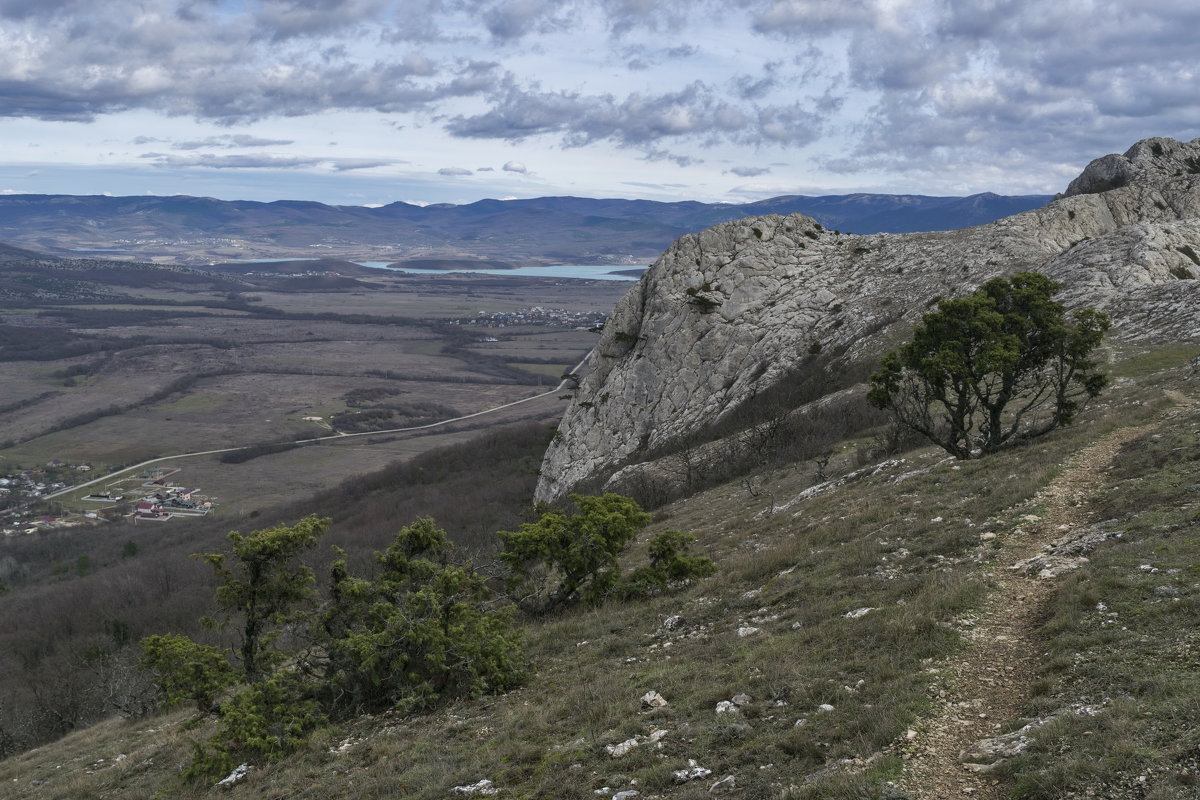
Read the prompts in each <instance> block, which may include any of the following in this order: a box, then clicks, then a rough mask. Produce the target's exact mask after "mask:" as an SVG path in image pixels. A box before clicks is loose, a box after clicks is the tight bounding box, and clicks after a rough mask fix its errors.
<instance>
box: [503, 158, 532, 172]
mask: <svg viewBox="0 0 1200 800" xmlns="http://www.w3.org/2000/svg"><path fill="white" fill-rule="evenodd" d="M501 169H503V170H504V171H505V172H519V173H520V174H522V175H524V174H525V173H527V172H529V169H528V167H526V166H525V165H524V164H523V163H521V162H520V161H507V162H505V164H504V166H503V167H501Z"/></svg>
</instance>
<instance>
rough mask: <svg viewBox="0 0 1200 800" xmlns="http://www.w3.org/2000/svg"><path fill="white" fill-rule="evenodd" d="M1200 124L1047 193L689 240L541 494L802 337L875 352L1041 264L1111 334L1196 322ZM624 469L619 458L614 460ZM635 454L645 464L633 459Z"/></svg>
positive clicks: (736, 402)
mask: <svg viewBox="0 0 1200 800" xmlns="http://www.w3.org/2000/svg"><path fill="white" fill-rule="evenodd" d="M1198 247H1200V139H1197V140H1193V141H1192V142H1190V143H1181V142H1177V141H1175V140H1173V139H1165V138H1161V139H1148V140H1144V141H1142V142H1139V143H1137V144H1135V145H1134V146H1133V147H1131V148H1130V149H1129V150H1128V151H1127V152H1126V153H1125V155H1123V156H1116V155H1112V156H1105V157H1104V158H1101V159H1097V160H1095V161H1093V162H1092V163H1091V164H1090V165H1089V166H1088V167H1087V168H1086V169H1085V170H1084V172H1083V174H1082V175H1081V176H1080V177H1079V178H1077V179H1076V180H1075V181H1074V182H1072V184H1071V185H1070V187H1068V191H1067V193H1066V194H1065V195H1063V196H1062V197H1060V198H1058V199H1057V200H1055V201H1054V202H1052V203H1050V204H1049V205H1047V206H1045V207H1042V208H1038V209H1034V210H1031V211H1026V212H1022V213H1020V214H1016V215H1014V216H1010V217H1006V218H1004V219H1001V220H998V221H996V222H992V223H989V224H987V225H982V226H977V227H973V228H967V229H963V230H956V231H948V232H930V233H913V234H904V235H895V234H886V233H885V234H874V235H866V236H842V235H840V234H838V233H837V232H831V231H829V230H827V229H825V228H824V227H823V226H822V225H821V224H820V223H819V222H818V221H817V220H815V219H813V218H812V217H810V216H805V215H799V214H792V215H789V216H779V215H764V216H756V217H750V218H746V219H742V220H738V221H735V222H727V223H722V224H720V225H717V226H714V227H712V228H709V229H706V230H704V231H701V232H699V233H696V234H689V235H687V236H684V237H682V238H680V239H679V240H677V241H676V242H675V243H674V244H673V245H672V246H671V247H670V248H669V249H668V250H667V251H666V252H665V253H664V254H663V256H662V257H661V258H660V259H659V260H658V261H657V262H655V264H654V265H652V266H651V268H650V269H649V270H648V271H647V273H646V274H645V275H644V276H643V277H642V278H641V280H640V281H639V282H638V284H637V285H636V286H634V287H633V288H632V289H631V290H630V292H629V293H628V294H627V295H626V296H625V297H624V298H623V299H622V300H621V301H620V302H619V303H618V304H617V307H616V309H615V310H614V312H613V315H612V317H611V318H610V319H609V321H608V323H607V325H606V326H605V330H604V333H603V334H602V336H601V339H600V341H599V343H598V344H597V346H596V348H595V350H594V351H593V354H592V356H591V358H590V359H589V363H588V369H587V374H586V376H585V377H584V378H583V380H582V382H581V384H580V386H579V389H578V391H577V392H576V394H575V398H574V402H573V403H572V405H571V406H570V407H569V408H568V410H567V412H566V414H565V416H564V418H563V422H562V424H561V425H560V428H559V433H560V435H559V436H558V437H556V438H555V440H554V442H552V443H551V445H550V447H549V449H548V450H547V455H546V460H545V462H544V464H543V469H542V477H541V479H540V481H539V484H538V492H537V499H538V500H539V501H553V500H557V499H559V498H561V497H563V496H565V495H566V494H567V493H568V492H570V491H571V490H572V489H573V488H574V487H576V486H578V485H579V484H581V483H584V482H586V481H593V480H599V481H600V483H602V484H603V483H604V480H605V477H606V476H613V474H614V473H616V474H617V475H618V476H620V478H619V479H616V478H615V476H614V479H616V480H617V483H612V482H610V483H609V488H616V487H618V486H619V485H620V481H621V480H624V481H625V485H628V481H629V480H630V479H631V478H633V477H636V475H637V469H638V468H637V464H638V463H639V462H640V461H643V460H645V458H646V457H647V456H646V454H648V453H651V452H654V451H661V450H663V449H664V448H670V447H673V446H676V445H678V443H680V442H681V441H683V440H685V439H687V438H688V437H690V436H694V435H697V434H698V433H700V432H701V431H702V430H703V429H704V428H706V427H708V426H711V425H713V424H714V423H716V422H718V421H719V420H721V419H722V418H725V417H727V416H728V415H729V413H730V412H731V411H732V410H734V409H736V408H737V407H739V406H741V405H742V404H744V403H745V402H747V401H748V400H749V399H750V398H753V397H756V396H759V395H761V394H762V393H764V392H766V391H767V390H769V389H770V388H771V387H772V386H774V385H776V384H778V383H779V382H780V381H781V380H783V378H784V377H785V376H786V375H788V374H789V373H790V372H791V371H792V370H793V369H794V368H795V367H796V365H797V364H799V363H800V362H801V361H802V360H803V354H804V353H805V352H808V353H810V354H812V353H816V352H820V351H822V350H827V351H839V352H843V356H842V359H841V366H842V368H843V369H844V368H845V367H846V365H848V364H852V363H855V362H860V361H873V360H874V359H875V358H877V357H878V356H879V355H880V354H881V353H882V351H883V350H885V349H887V347H889V346H891V344H892V343H894V342H895V341H896V340H897V338H898V337H899V336H900V335H901V331H902V330H904V329H906V328H907V326H909V325H912V324H914V323H915V322H916V321H917V320H919V318H920V316H921V314H923V313H924V312H925V310H926V309H927V308H928V306H929V304H930V302H931V301H932V300H933V299H934V298H937V297H947V296H954V295H959V294H964V293H966V292H968V291H970V290H972V289H974V288H975V287H977V286H978V285H980V284H982V283H983V282H984V281H986V280H987V279H989V278H992V277H995V276H997V275H1002V274H1011V273H1013V272H1018V271H1023V270H1030V269H1033V270H1038V271H1042V272H1045V273H1046V274H1048V275H1049V276H1050V277H1051V278H1053V279H1054V280H1056V281H1059V282H1060V283H1061V284H1062V285H1063V290H1062V293H1061V294H1060V296H1059V299H1060V300H1062V301H1063V302H1065V303H1066V304H1067V305H1068V306H1072V307H1078V306H1080V305H1089V306H1094V307H1097V308H1101V309H1103V310H1105V311H1107V312H1108V313H1109V314H1110V315H1112V317H1113V320H1114V332H1113V333H1112V334H1111V337H1110V338H1112V337H1115V338H1126V339H1139V338H1158V339H1163V338H1170V337H1174V338H1175V339H1176V340H1177V341H1189V340H1194V339H1196V338H1197V337H1200V303H1197V302H1196V299H1197V298H1196V289H1197V287H1198V286H1200V283H1197V281H1195V280H1194V278H1195V277H1196V274H1197V272H1200V256H1198V255H1197V249H1196V248H1198ZM618 470H619V471H620V472H618ZM631 471H632V473H631Z"/></svg>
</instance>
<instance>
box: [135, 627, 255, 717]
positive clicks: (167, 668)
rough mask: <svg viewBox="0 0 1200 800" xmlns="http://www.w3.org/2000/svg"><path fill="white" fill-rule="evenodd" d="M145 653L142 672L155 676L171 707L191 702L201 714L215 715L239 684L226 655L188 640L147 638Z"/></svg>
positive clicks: (163, 636) (143, 643)
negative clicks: (227, 693) (223, 697)
mask: <svg viewBox="0 0 1200 800" xmlns="http://www.w3.org/2000/svg"><path fill="white" fill-rule="evenodd" d="M142 652H143V657H142V668H143V669H148V670H150V671H151V672H152V673H154V676H155V683H157V684H158V687H159V689H160V690H161V691H162V692H163V694H164V695H165V696H166V702H167V704H168V705H175V704H177V703H182V702H192V703H195V704H196V708H197V709H198V710H199V711H202V712H204V713H206V714H211V713H214V712H215V711H216V710H217V708H218V702H217V701H218V699H219V698H220V696H221V694H222V693H223V692H224V691H225V690H226V689H228V688H229V687H230V686H232V685H233V684H234V683H235V682H236V681H237V676H236V675H235V674H234V670H233V666H232V665H231V664H230V663H229V655H228V652H227V651H225V650H222V649H221V648H219V647H212V646H211V645H206V644H198V643H196V642H193V641H192V640H191V639H189V638H187V637H186V636H181V635H179V634H176V633H168V634H165V635H162V636H147V637H146V638H145V639H142Z"/></svg>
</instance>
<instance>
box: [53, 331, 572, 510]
mask: <svg viewBox="0 0 1200 800" xmlns="http://www.w3.org/2000/svg"><path fill="white" fill-rule="evenodd" d="M589 355H590V353H589ZM586 361H587V356H584V357H583V360H582V361H580V362H579V363H578V364H576V365H575V367H574V369H572V370H570V372H569V373H568V374H578V373H579V370H581V369H583V365H584V363H585V362H586ZM567 383H568V381H567V380H563V381H561V382H560V383H559V384H558V385H557V386H555V387H554V388H553V389H551V390H550V391H548V392H542V393H541V394H535V395H533V396H532V397H526V398H525V399H524V400H514V401H513V402H511V403H505V404H504V405H499V406H494V407H492V408H487V409H484V410H483V411H476V412H475V413H474V414H464V415H463V416H461V417H454V418H453V419H444V420H442V421H441V422H431V423H429V424H428V425H414V426H413V427H411V428H390V429H388V430H384V431H364V432H362V433H335V434H332V435H330V436H317V437H315V438H312V439H297V440H296V441H294V442H290V443H289V442H280V444H297V445H299V444H314V443H316V442H327V441H330V440H333V439H336V440H338V441H341V440H342V439H352V438H354V437H355V436H380V435H383V434H386V433H408V432H410V431H425V430H429V429H430V428H440V427H442V426H443V425H451V424H453V423H455V422H462V421H463V420H465V419H474V418H476V417H482V416H484V415H486V414H494V413H495V412H497V411H503V410H504V409H506V408H512V407H513V406H519V405H521V404H522V403H529V402H532V401H534V400H539V399H541V398H543V397H549V396H550V395H552V394H557V393H559V392H561V391H563V390H564V389H566V388H567ZM250 447H257V445H252V444H251V445H242V446H241V447H224V448H221V449H220V450H199V451H197V452H195V453H176V454H175V455H170V456H159V457H157V458H151V459H149V460H147V461H142V462H140V463H138V464H133V465H131V466H128V467H122V468H121V469H118V470H116V471H114V472H109V473H108V474H106V475H101V476H100V477H98V478H93V479H91V480H90V481H87V482H85V483H77V484H75V485H74V486H68V487H67V488H65V489H60V490H59V491H57V492H53V493H52V494H47V495H43V496H42V498H41V499H43V500H52V499H54V498H55V497H60V496H61V495H64V494H69V493H70V492H74V491H77V490H79V489H84V488H86V487H88V486H94V485H95V484H97V483H102V482H104V481H108V480H111V479H113V478H115V477H116V476H118V475H121V474H123V473H126V472H132V471H133V470H135V469H141V468H142V467H146V466H149V465H151V464H157V463H159V462H161V461H171V460H173V459H177V458H191V457H193V456H211V455H215V454H217V453H232V452H234V451H235V450H246V449H247V448H250Z"/></svg>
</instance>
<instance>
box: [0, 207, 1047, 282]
mask: <svg viewBox="0 0 1200 800" xmlns="http://www.w3.org/2000/svg"><path fill="white" fill-rule="evenodd" d="M1050 199H1052V198H1051V197H1050V196H1047V195H1023V196H1015V197H1014V196H1002V195H996V194H991V193H990V192H989V193H984V194H976V195H971V196H969V197H928V196H923V195H885V194H849V195H826V196H822V197H807V196H803V195H789V196H784V197H774V198H771V199H769V200H760V201H758V202H754V203H743V204H730V203H715V204H713V203H699V202H690V201H685V202H677V203H661V202H655V201H652V200H620V199H589V198H583V197H537V198H533V199H529V200H481V201H479V202H477V203H469V204H466V205H448V204H438V205H429V206H417V205H411V204H408V203H399V202H397V203H392V204H390V205H386V206H382V207H379V208H367V207H363V206H328V205H324V204H322V203H315V202H307V201H293V200H280V201H276V202H273V203H259V202H250V201H228V200H216V199H213V198H211V197H188V196H183V195H180V196H175V197H105V196H75V195H6V196H3V197H0V240H3V241H7V242H11V243H13V244H15V245H19V246H22V247H33V248H35V249H38V250H41V251H44V252H47V253H53V254H58V255H67V254H70V255H76V256H78V255H80V254H81V253H86V254H88V255H89V256H93V257H95V256H101V257H103V256H110V257H118V258H136V259H140V260H159V261H178V262H180V263H189V264H208V263H214V262H220V261H229V260H232V259H243V258H245V259H256V258H287V257H293V258H294V257H301V256H327V257H339V258H350V259H358V260H363V259H370V260H386V261H406V260H412V259H422V260H425V261H427V262H429V263H439V262H440V263H444V264H445V265H446V266H449V265H452V264H453V265H461V264H463V263H468V264H469V263H471V262H472V261H475V260H479V259H482V260H492V261H501V262H510V263H551V262H567V263H587V262H599V263H608V262H611V263H638V262H643V263H644V262H645V261H646V260H649V259H653V258H655V257H657V255H658V254H659V253H660V252H662V250H663V249H665V248H666V247H667V246H668V245H669V244H670V243H671V242H672V241H674V240H675V239H677V238H678V237H680V236H682V235H684V234H687V233H692V232H694V231H698V230H701V229H703V228H707V227H710V226H712V225H715V224H718V223H721V222H727V221H729V220H734V219H740V218H742V217H748V216H759V215H764V214H790V213H796V212H798V213H802V214H808V215H809V216H812V217H814V218H816V219H817V220H818V221H819V222H820V223H821V224H822V225H824V226H825V227H827V228H832V229H835V230H841V231H843V232H847V233H913V232H918V231H940V230H953V229H957V228H964V227H969V226H973V225H982V224H984V223H987V222H991V221H993V220H996V219H999V218H1001V217H1006V216H1010V215H1012V214H1015V213H1018V212H1021V211H1027V210H1029V209H1032V208H1037V207H1039V206H1042V205H1045V203H1047V202H1048V201H1049V200H1050ZM491 266H494V264H492V265H491Z"/></svg>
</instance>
